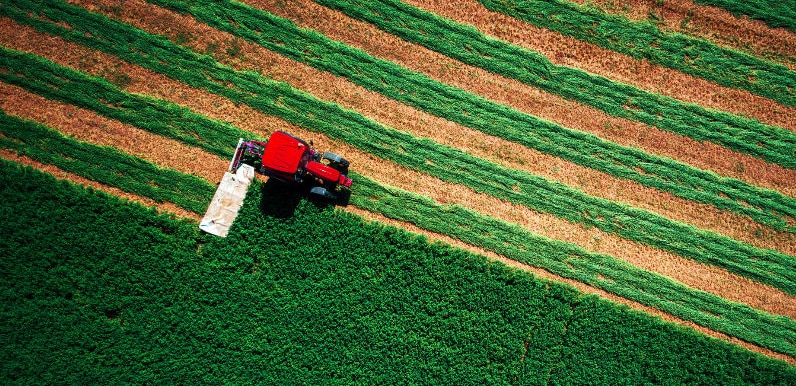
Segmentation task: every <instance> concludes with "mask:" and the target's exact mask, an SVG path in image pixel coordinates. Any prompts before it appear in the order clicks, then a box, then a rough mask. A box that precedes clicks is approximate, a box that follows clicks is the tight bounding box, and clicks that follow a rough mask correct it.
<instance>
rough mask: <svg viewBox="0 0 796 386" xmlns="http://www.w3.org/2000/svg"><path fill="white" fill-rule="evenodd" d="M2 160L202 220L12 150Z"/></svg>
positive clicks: (3, 153) (1, 152) (0, 153)
mask: <svg viewBox="0 0 796 386" xmlns="http://www.w3.org/2000/svg"><path fill="white" fill-rule="evenodd" d="M0 158H3V159H5V160H8V161H12V162H16V163H18V164H21V165H27V166H30V167H33V168H35V169H38V170H41V171H43V172H45V173H49V174H52V175H53V176H55V177H56V178H58V179H61V180H67V181H70V182H73V183H75V184H80V185H84V186H89V187H91V188H93V189H96V190H100V191H103V192H105V193H108V194H111V195H114V196H117V197H119V198H122V199H125V200H129V201H133V202H138V203H140V204H143V205H145V206H149V207H154V208H155V209H157V211H158V212H159V213H173V214H175V215H177V216H178V217H182V218H185V219H191V220H194V221H196V222H198V221H199V219H201V218H202V217H201V216H200V215H199V214H196V213H194V212H191V211H188V210H185V209H183V208H180V207H179V206H177V205H174V204H172V203H170V202H156V201H155V200H153V199H151V198H148V197H143V196H139V195H136V194H132V193H128V192H125V191H124V190H121V189H119V188H114V187H113V186H108V185H105V184H101V183H99V182H96V181H92V180H89V179H87V178H85V177H82V176H79V175H77V174H73V173H69V172H65V171H63V170H61V169H59V168H58V167H56V166H53V165H48V164H44V163H41V162H38V161H36V160H34V159H32V158H30V157H27V156H22V155H19V154H17V153H15V152H13V151H11V150H8V149H0Z"/></svg>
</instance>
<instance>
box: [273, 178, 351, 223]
mask: <svg viewBox="0 0 796 386" xmlns="http://www.w3.org/2000/svg"><path fill="white" fill-rule="evenodd" d="M310 188H311V186H309V185H306V184H288V183H285V182H282V181H279V180H277V179H275V178H269V179H268V181H266V182H265V183H264V184H262V185H261V188H260V193H261V195H260V205H259V206H260V212H262V213H263V214H264V215H266V216H272V217H277V218H288V217H292V216H293V215H294V214H295V212H296V208H297V207H298V205H299V203H300V202H301V200H309V201H310V202H311V203H312V204H313V205H315V206H316V207H318V208H322V209H323V208H326V207H330V206H347V205H348V202H349V200H350V198H351V191H349V190H348V189H342V188H341V189H340V190H339V191H337V192H335V195H336V197H335V198H333V199H331V198H326V197H321V196H317V195H314V194H310V193H309V191H310Z"/></svg>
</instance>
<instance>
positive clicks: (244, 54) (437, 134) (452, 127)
mask: <svg viewBox="0 0 796 386" xmlns="http://www.w3.org/2000/svg"><path fill="white" fill-rule="evenodd" d="M82 3H86V4H88V3H90V4H88V5H85V6H86V7H87V8H89V9H93V10H99V11H100V12H102V10H103V6H102V5H96V3H97V2H96V1H93V0H87V1H84V2H82ZM313 4H314V3H313ZM324 9H325V8H324ZM141 15H145V16H141ZM114 16H116V17H121V18H123V20H124V21H125V22H128V23H131V24H134V25H136V26H138V27H139V28H143V29H145V30H148V31H150V32H154V33H160V34H165V35H167V36H172V37H173V38H176V37H177V36H182V40H183V41H185V42H186V44H188V45H190V46H191V47H192V49H194V50H197V51H199V52H205V51H208V50H211V49H212V51H213V53H214V57H216V59H217V60H219V61H221V62H224V63H226V64H229V65H231V66H233V67H236V68H238V69H256V70H260V71H263V72H264V73H267V74H268V76H270V77H273V78H274V79H277V80H282V81H286V82H288V83H290V84H291V85H292V86H294V87H296V88H300V89H303V90H305V91H308V92H311V93H312V94H314V95H316V96H318V97H320V98H322V99H326V100H330V101H333V102H335V103H338V104H340V105H342V106H344V107H346V108H350V109H353V110H356V111H359V112H360V113H363V114H365V115H367V116H369V117H371V118H373V119H375V120H376V121H379V122H380V123H383V124H385V125H388V126H391V127H397V128H399V129H402V130H407V131H410V132H412V133H413V134H415V135H417V136H423V137H428V138H431V139H434V140H435V141H438V142H440V143H443V144H448V145H450V146H454V147H457V148H460V149H462V150H465V151H467V152H469V153H471V154H473V155H476V156H478V157H482V158H485V159H489V160H492V161H494V162H498V163H500V164H503V165H505V166H507V167H510V168H514V169H519V170H526V171H529V172H531V173H534V174H537V175H541V176H543V177H545V178H548V179H551V180H557V181H560V182H563V183H565V184H568V185H570V186H573V187H576V188H578V189H581V190H583V191H585V192H586V193H588V194H591V195H595V196H600V197H604V198H607V199H610V200H614V201H620V202H625V203H628V204H630V205H633V206H637V207H641V208H645V209H648V210H651V211H654V212H657V213H660V214H662V215H664V216H667V217H669V218H673V219H676V220H678V221H682V222H688V223H692V224H694V225H696V226H698V227H701V228H705V229H711V230H714V231H716V232H718V233H722V234H725V235H727V236H730V237H733V238H736V239H739V240H742V241H745V242H748V243H750V244H752V245H756V246H760V247H763V248H773V249H777V250H780V251H781V252H784V253H788V254H792V255H796V235H793V234H788V233H784V232H776V231H774V230H772V229H770V228H768V227H763V226H760V225H759V224H756V223H754V222H753V221H751V220H749V219H747V218H744V217H742V216H739V215H736V214H733V213H730V212H726V211H721V210H718V209H716V208H715V207H712V206H710V205H703V204H698V203H694V202H691V201H687V200H683V199H679V198H676V197H674V196H673V195H671V194H668V193H664V192H660V191H657V190H655V189H649V188H645V187H643V186H641V185H639V184H636V183H633V182H631V181H627V180H622V179H617V178H614V177H611V176H609V175H606V174H605V173H601V172H597V171H594V170H591V169H588V168H584V167H581V166H578V165H575V164H572V163H570V162H567V161H564V160H561V159H558V158H556V157H552V156H548V155H544V154H542V153H540V152H537V151H533V150H530V149H527V148H525V147H523V146H521V145H517V144H515V143H511V142H508V141H505V140H502V139H499V138H495V137H491V136H487V135H484V134H483V133H480V132H478V131H475V130H472V129H468V128H466V127H463V126H460V125H457V124H454V123H452V122H449V121H446V120H443V119H440V118H437V117H434V116H432V115H429V114H426V113H424V112H422V111H418V110H416V109H414V108H411V107H408V106H405V105H403V104H400V103H398V102H395V101H393V100H390V99H388V98H385V97H383V96H381V95H380V94H377V93H374V92H370V91H368V90H366V89H364V88H361V87H359V86H356V85H354V84H352V83H350V82H348V81H346V80H344V79H341V78H338V77H335V76H333V75H331V74H329V73H324V72H321V71H318V70H315V69H313V68H311V67H309V66H305V65H303V64H300V63H296V62H294V61H292V60H289V59H286V58H284V57H282V56H280V55H277V54H275V53H273V52H271V51H268V50H266V49H264V48H262V47H259V46H256V45H253V44H249V43H247V42H245V41H242V40H240V39H238V40H236V38H235V37H233V36H231V35H229V34H226V33H223V32H220V31H217V30H214V29H212V28H210V27H208V26H206V25H203V24H199V23H197V22H196V21H195V20H193V19H192V18H189V17H185V16H182V15H178V14H176V13H172V12H170V11H167V10H164V9H162V8H159V7H155V6H152V5H150V4H148V3H145V2H143V1H129V2H128V3H127V4H126V6H125V9H124V10H123V11H120V12H117V13H116V14H114ZM178 34H181V35H178ZM186 36H188V37H190V38H186ZM191 39H192V40H191ZM29 40H30V39H29ZM31 41H34V42H35V41H36V40H35V39H33V40H31ZM233 46H234V47H235V50H234V52H236V53H237V54H236V55H229V54H227V52H230V51H231V50H230V49H231V48H233ZM75 49H79V48H75ZM136 92H141V93H153V94H154V95H160V94H159V93H160V92H161V90H152V91H144V90H136ZM219 119H224V120H228V118H225V117H223V116H222V117H220V118H219ZM233 123H236V122H233ZM244 128H245V127H244ZM795 178H796V174H795Z"/></svg>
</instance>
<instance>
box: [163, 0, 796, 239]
mask: <svg viewBox="0 0 796 386" xmlns="http://www.w3.org/2000/svg"><path fill="white" fill-rule="evenodd" d="M151 1H152V2H157V3H159V4H161V5H164V6H167V7H169V8H172V9H175V10H177V11H181V12H190V13H191V14H192V15H194V16H195V17H197V18H199V19H200V20H202V21H204V22H206V23H208V24H210V25H211V26H213V27H215V28H219V29H221V30H224V31H227V32H230V33H233V34H236V35H239V36H243V37H244V38H246V39H249V40H251V41H253V42H255V43H258V44H260V45H262V46H264V47H266V48H268V49H270V50H273V51H275V52H278V53H280V54H282V55H285V56H287V57H289V58H291V59H294V60H297V61H300V62H304V63H307V64H310V65H312V66H314V67H316V68H318V69H321V70H324V71H329V72H331V73H334V74H336V75H341V76H345V77H347V78H348V79H349V80H351V81H352V82H355V83H357V84H359V85H361V86H363V87H366V88H368V89H371V90H374V91H376V92H379V93H382V94H384V95H385V96H387V97H390V98H393V99H395V100H397V101H400V102H402V103H405V104H408V105H410V106H413V107H416V108H418V109H421V110H425V111H427V112H429V113H431V114H434V115H436V116H439V117H442V118H445V119H448V120H452V121H454V122H457V123H460V124H462V125H465V126H469V127H472V128H474V129H476V130H479V131H481V132H484V133H486V134H489V135H494V136H497V137H500V138H504V139H506V140H509V141H513V142H517V143H520V144H522V145H524V146H528V147H530V148H534V149H537V150H539V151H542V152H544V153H547V154H552V155H555V156H557V157H561V158H563V159H566V160H569V161H572V162H574V163H577V164H579V165H583V166H585V167H589V168H592V169H596V170H599V171H602V172H605V173H608V174H611V175H613V176H616V177H618V178H626V179H630V180H633V181H636V182H638V183H640V184H642V185H644V186H648V187H653V188H656V189H660V190H663V191H667V192H670V193H672V194H674V195H676V196H678V197H681V198H685V199H688V200H693V201H697V202H702V203H706V204H710V205H714V206H716V207H718V208H721V209H723V210H731V211H735V212H737V213H741V214H744V215H746V216H749V217H751V218H752V219H754V220H755V221H757V222H759V223H761V224H764V225H768V226H771V227H774V228H776V229H778V230H787V231H790V232H793V231H796V229H794V228H792V227H789V226H788V224H787V222H786V221H785V220H784V218H783V217H788V216H790V217H796V200H793V199H791V198H789V197H786V196H784V195H781V194H779V193H776V192H773V191H771V190H767V189H761V188H758V187H755V186H752V185H750V184H747V183H745V182H742V181H739V180H736V179H730V178H723V177H720V176H717V175H716V174H714V173H711V172H706V171H703V170H699V169H697V168H693V167H690V166H688V165H685V164H682V163H679V162H676V161H674V160H671V159H668V158H665V157H657V156H654V155H650V154H647V153H645V152H643V151H641V150H638V149H635V148H630V147H624V146H620V145H618V144H616V143H612V142H608V141H605V140H603V139H601V138H598V137H596V136H594V135H591V134H588V133H584V132H581V131H577V130H571V129H567V128H564V127H562V126H560V125H556V124H554V123H551V122H548V121H545V120H542V119H539V118H536V117H534V116H531V115H528V114H524V113H521V112H519V111H517V110H514V109H511V108H509V107H507V106H504V105H500V104H497V103H494V102H491V101H489V100H487V99H484V98H482V97H479V96H477V95H473V94H470V93H467V92H465V91H464V90H461V89H458V88H455V87H451V86H448V85H446V84H443V83H440V82H436V81H434V80H432V79H430V78H428V77H426V76H425V75H423V74H420V73H417V72H412V71H409V70H407V69H405V68H403V67H400V66H398V65H396V64H394V63H392V62H388V61H385V60H380V59H377V58H374V57H372V56H370V55H368V54H367V53H365V52H363V51H361V50H357V49H354V48H351V47H349V46H346V45H344V44H341V43H339V42H334V41H331V40H329V39H327V38H325V37H324V36H321V35H319V34H317V33H315V32H312V31H308V30H302V29H299V28H297V27H296V26H295V25H293V24H292V23H291V22H289V21H287V20H284V19H280V18H277V17H275V16H274V15H271V14H269V13H266V12H263V11H259V10H257V9H254V8H251V7H248V6H245V5H240V4H237V3H230V4H228V6H227V7H223V6H222V5H220V4H219V3H207V4H204V3H203V4H201V5H195V6H193V7H190V8H183V7H180V6H178V5H177V4H175V3H173V2H163V1H160V0H151ZM194 3H195V2H191V4H194ZM308 51H309V52H308Z"/></svg>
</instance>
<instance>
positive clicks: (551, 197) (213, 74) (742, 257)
mask: <svg viewBox="0 0 796 386" xmlns="http://www.w3.org/2000/svg"><path fill="white" fill-rule="evenodd" d="M54 5H57V6H58V7H63V8H64V9H66V10H67V11H68V12H64V11H58V10H57V9H56V8H44V9H43V10H40V11H39V12H44V13H46V15H47V17H48V18H55V19H56V21H58V20H60V21H61V22H67V21H68V24H69V25H70V27H71V28H70V29H67V28H64V27H61V26H59V25H56V24H53V23H50V22H43V21H41V20H34V19H30V18H28V17H27V16H26V15H25V16H23V15H21V14H17V13H15V12H13V11H12V10H9V9H8V7H3V8H2V9H3V11H4V12H7V13H8V14H12V15H14V17H18V18H19V20H22V21H23V22H27V23H31V24H32V25H34V26H35V27H37V28H42V29H46V30H48V31H53V32H55V33H58V34H60V35H61V36H64V37H66V38H68V39H74V40H76V41H79V42H82V43H83V44H86V45H88V46H90V47H93V48H96V49H99V50H103V51H105V52H108V53H112V54H115V55H119V56H120V57H122V58H123V59H125V60H129V61H131V62H133V63H136V64H138V65H141V66H143V67H145V68H149V69H151V70H154V71H157V72H160V73H162V74H164V75H166V76H169V77H171V78H173V79H177V80H179V81H181V82H184V83H186V84H189V85H191V86H193V87H197V88H199V89H205V90H207V91H209V92H213V93H216V94H218V95H222V96H224V97H227V98H229V99H230V100H232V101H234V102H236V103H244V104H247V105H249V106H251V107H252V108H255V109H258V110H260V111H263V112H264V113H266V114H271V115H275V116H277V117H280V118H282V119H284V120H286V121H288V122H291V123H293V124H296V125H299V126H302V127H305V128H307V129H309V130H312V131H316V132H321V133H324V134H326V135H328V136H329V137H331V138H334V139H337V140H340V141H343V142H347V143H349V144H350V145H352V146H354V147H356V148H358V149H360V150H362V151H365V152H368V153H372V154H374V155H376V156H379V157H381V158H383V159H387V160H390V161H393V162H396V163H398V164H400V165H403V166H406V167H408V168H411V169H414V170H417V171H421V172H424V173H427V174H429V175H432V176H434V177H437V178H440V179H442V180H444V181H448V182H452V183H457V184H462V185H465V186H468V187H470V188H472V189H473V190H475V191H477V192H482V193H487V194H490V195H492V196H495V197H497V198H501V199H503V200H506V201H510V202H514V203H518V204H521V205H525V206H527V207H529V208H532V209H534V210H537V211H540V212H545V213H551V214H554V215H556V216H558V217H560V218H563V219H566V220H569V221H573V222H580V223H583V224H586V225H589V226H595V227H598V228H600V229H602V230H604V231H606V232H609V233H615V234H617V235H620V236H622V237H625V238H627V239H630V240H634V241H637V242H640V243H642V244H647V245H650V246H653V247H656V248H660V249H663V250H666V251H669V252H672V253H676V254H678V255H681V256H683V257H687V258H691V259H694V260H696V261H699V262H703V263H708V264H713V265H716V266H719V267H722V268H725V269H727V270H729V271H731V272H734V273H737V274H739V275H742V276H746V277H749V278H752V279H754V280H756V281H759V282H761V283H765V284H769V285H772V286H774V287H777V288H779V289H781V290H783V291H785V292H786V293H789V294H794V293H796V284H795V283H796V261H794V260H793V258H792V257H791V256H788V255H785V254H782V253H779V252H776V251H773V250H763V249H759V248H755V247H752V246H750V245H748V244H745V243H742V242H738V241H736V240H733V239H731V238H728V237H725V236H721V235H717V234H715V233H712V232H709V231H705V230H701V229H698V228H695V227H693V226H690V225H686V224H682V223H678V222H676V221H672V220H669V219H666V218H664V217H661V216H659V215H657V214H654V213H652V212H648V211H644V210H640V209H636V208H632V207H629V206H626V205H622V204H618V203H615V202H612V201H609V200H605V199H601V198H596V197H591V196H588V195H586V194H584V193H582V192H580V191H578V190H575V189H572V188H569V187H567V186H565V185H562V184H558V183H552V182H549V181H547V180H545V179H543V178H540V177H536V176H533V175H530V174H528V173H525V172H521V171H517V170H512V169H508V168H504V167H501V166H499V165H496V164H494V163H490V162H488V161H485V160H482V159H479V158H477V157H473V156H471V155H469V154H467V153H465V152H462V151H460V150H457V149H453V148H450V147H446V146H442V145H440V144H437V143H434V142H433V141H430V140H427V139H419V138H416V137H413V136H411V135H410V134H408V133H405V132H401V131H398V130H394V129H392V128H388V127H385V126H383V125H380V124H378V123H377V122H374V121H372V120H370V119H367V118H365V117H363V116H362V115H360V114H357V113H355V112H353V111H348V110H344V109H342V108H341V107H340V106H338V105H336V104H333V103H328V102H324V101H321V100H319V99H317V98H315V97H313V96H311V95H309V94H307V93H304V92H301V91H298V90H295V89H293V88H291V87H290V86H289V85H287V84H285V83H280V82H275V81H273V80H271V79H268V78H266V77H263V76H261V75H259V74H257V73H254V72H245V71H244V72H241V71H235V70H233V69H231V68H229V67H227V66H224V65H222V64H220V63H217V62H215V61H213V60H212V59H211V58H210V57H208V56H203V55H197V54H196V53H193V52H191V51H189V50H187V49H185V48H184V47H180V46H178V45H176V44H174V43H171V42H169V41H168V40H167V39H165V38H163V37H160V36H155V35H151V34H148V33H146V32H144V31H141V30H138V29H135V28H133V27H130V26H127V25H124V24H121V23H119V22H116V21H113V20H110V19H108V18H106V17H102V16H99V15H96V14H91V13H89V12H87V11H85V10H83V9H82V8H79V7H73V6H69V5H66V4H62V3H54ZM39 21H41V22H39ZM81 31H83V32H81ZM86 32H88V33H86Z"/></svg>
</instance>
